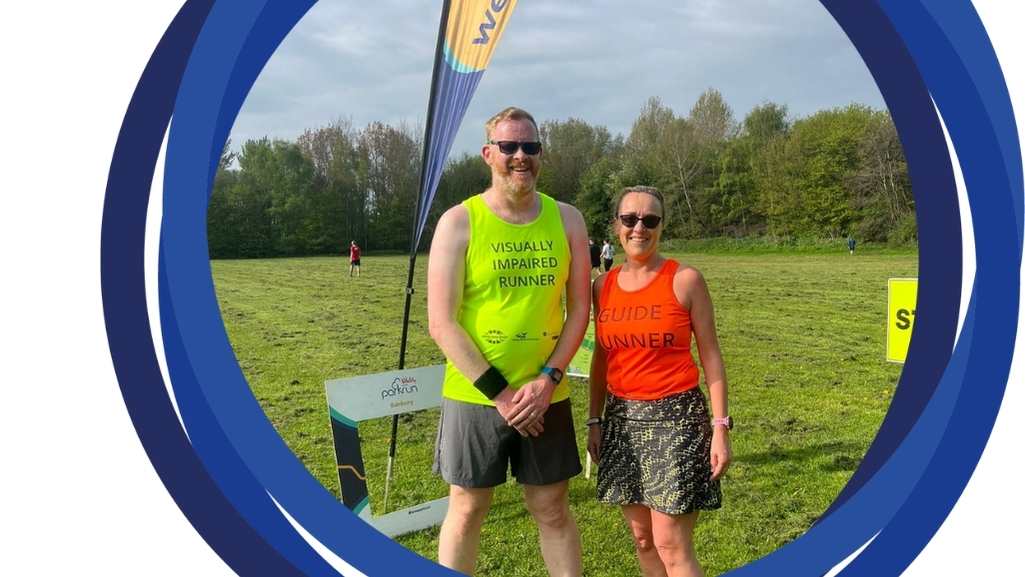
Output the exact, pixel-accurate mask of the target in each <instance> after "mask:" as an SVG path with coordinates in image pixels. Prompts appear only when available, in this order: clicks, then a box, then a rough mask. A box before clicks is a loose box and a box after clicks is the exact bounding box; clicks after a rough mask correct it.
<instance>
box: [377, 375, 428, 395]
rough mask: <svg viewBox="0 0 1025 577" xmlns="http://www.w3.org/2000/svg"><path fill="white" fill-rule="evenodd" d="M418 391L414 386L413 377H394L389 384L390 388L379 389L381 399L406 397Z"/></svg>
mask: <svg viewBox="0 0 1025 577" xmlns="http://www.w3.org/2000/svg"><path fill="white" fill-rule="evenodd" d="M419 391H420V388H419V387H417V385H416V378H415V377H395V380H394V381H392V382H391V386H390V387H388V388H387V389H381V399H387V398H388V397H397V396H399V395H408V394H410V393H416V392H419Z"/></svg>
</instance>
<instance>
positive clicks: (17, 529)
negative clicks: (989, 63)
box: [0, 0, 1025, 576]
mask: <svg viewBox="0 0 1025 577" xmlns="http://www.w3.org/2000/svg"><path fill="white" fill-rule="evenodd" d="M57 4H58V5H54V3H42V2H41V3H24V4H20V3H19V4H12V3H8V4H5V7H4V8H3V9H2V15H0V46H2V50H0V54H2V55H3V67H2V68H0V70H2V71H3V73H2V74H3V76H2V78H3V85H4V88H3V90H2V91H0V115H2V116H0V118H2V124H0V126H2V129H3V133H4V138H2V139H0V159H3V170H4V173H5V179H4V181H3V188H2V191H3V201H4V204H3V209H2V210H0V246H2V247H3V265H4V269H3V270H4V271H5V273H4V274H3V276H2V278H0V287H2V289H3V295H2V298H0V326H2V332H0V335H2V337H3V343H2V345H3V346H2V349H0V350H2V351H3V352H2V357H0V358H2V367H3V373H2V375H3V379H2V383H3V392H4V398H3V402H2V405H0V406H2V409H0V411H2V418H0V439H3V441H2V442H3V458H4V459H3V473H0V488H2V495H3V507H2V508H0V511H2V518H3V525H2V526H3V527H4V529H5V531H4V533H5V536H4V552H3V554H2V555H0V574H6V575H35V574H39V575H42V574H56V573H58V572H74V573H84V574H104V575H139V574H145V575H182V574H199V575H226V574H231V572H230V571H229V570H228V568H227V567H226V566H225V565H224V563H223V562H221V561H220V559H219V558H218V557H217V556H216V555H215V554H214V553H213V552H212V551H211V550H210V549H209V548H208V547H207V545H206V544H205V543H204V542H203V541H202V539H201V538H200V537H199V536H198V535H197V533H196V532H195V531H194V530H193V529H192V527H191V525H189V523H188V521H187V520H186V519H185V518H184V516H183V515H182V514H181V513H180V512H179V511H178V509H177V507H176V506H175V504H174V502H173V501H172V499H171V498H170V496H169V495H168V494H167V492H166V491H165V490H164V488H163V485H162V484H161V483H160V481H159V479H158V477H157V475H156V473H155V472H154V471H153V469H152V468H151V466H150V464H149V461H148V460H147V459H146V456H145V453H144V452H143V450H142V447H141V445H140V443H139V440H138V437H137V436H136V434H135V431H134V429H133V427H132V425H131V423H130V421H129V419H128V415H127V412H126V411H125V409H124V404H123V401H122V400H121V396H120V392H119V390H118V387H117V383H116V380H115V376H114V371H113V367H112V365H111V361H110V356H109V351H108V348H107V343H106V337H105V333H104V326H103V316H102V310H101V300H100V285H99V240H100V218H101V213H102V202H103V193H104V188H105V185H106V177H107V171H108V169H109V163H110V157H111V153H112V151H113V148H114V143H115V140H116V137H117V132H118V129H119V127H120V124H121V120H122V118H123V116H124V113H125V110H126V108H127V105H128V102H129V99H130V97H131V94H132V91H133V89H134V87H135V83H136V81H137V80H138V78H139V76H140V75H141V73H142V70H143V66H144V65H145V63H146V60H147V59H148V58H149V55H150V53H151V52H152V50H153V48H154V47H155V45H156V42H157V41H158V39H159V38H160V36H161V34H162V33H163V31H164V30H165V28H166V27H167V25H168V24H169V23H170V21H171V19H172V18H173V16H174V14H175V13H176V11H177V9H178V8H179V1H178V0H147V1H146V2H137V1H133V2H129V1H123V0H116V1H112V0H108V1H105V2H95V3H94V2H60V3H57ZM975 4H976V6H978V8H979V11H980V14H981V16H982V17H983V20H984V22H985V23H986V26H987V28H988V30H989V33H990V35H991V36H992V37H993V40H994V43H995V45H996V48H997V52H998V54H999V55H1000V56H1001V62H1002V65H1003V67H1004V70H1005V73H1006V74H1007V77H1008V83H1009V85H1010V89H1011V93H1012V96H1013V97H1014V98H1015V99H1016V100H1015V102H1016V105H1017V106H1018V107H1019V114H1021V112H1020V110H1021V109H1022V107H1023V105H1025V57H1023V56H1020V55H1018V54H1017V53H1015V48H1019V49H1020V47H1021V46H1022V41H1021V37H1020V33H1019V32H1020V31H1019V30H1018V27H1019V26H1020V23H1021V22H1023V21H1025V18H1023V17H1025V10H1023V9H1022V8H1021V7H1019V6H1020V3H1011V2H1006V1H1001V0H985V1H977V2H976V3H975ZM1012 55H1014V56H1013V57H1012ZM12 128H13V130H12ZM12 177H13V178H12ZM1023 296H1025V295H1023ZM1023 339H1025V330H1023V329H1022V328H1021V327H1020V328H1019V332H1018V343H1019V345H1018V349H1019V351H1020V350H1021V349H1022V348H1023V347H1022V345H1021V344H1020V343H1021V342H1022V340H1023ZM1020 357H1021V355H1019V357H1018V358H1016V359H1015V362H1014V365H1013V367H1012V375H1011V383H1014V384H1012V385H1010V386H1008V389H1007V396H1006V397H1005V401H1004V405H1003V408H1002V410H1001V413H1000V416H999V419H998V421H997V424H996V428H995V429H994V436H993V438H992V439H991V441H990V444H989V446H988V447H987V449H986V452H985V454H984V455H983V459H982V461H981V462H980V464H979V467H978V469H977V470H976V474H975V477H974V478H973V479H972V481H971V482H970V483H969V485H968V487H967V489H966V491H965V493H964V495H963V497H962V499H961V501H960V502H959V503H958V505H957V506H956V507H955V509H954V511H953V513H952V514H951V516H950V518H949V519H948V520H947V522H946V524H944V526H943V527H942V528H941V529H940V531H939V533H938V534H937V536H936V538H935V539H934V540H933V542H932V543H930V545H929V546H928V547H927V548H926V549H925V551H924V552H923V553H922V554H921V556H920V557H919V558H918V559H917V560H916V561H915V563H914V565H913V566H912V567H911V569H910V570H909V571H908V574H909V575H915V576H926V575H929V576H931V575H959V574H984V572H985V571H992V572H996V573H997V574H1003V573H1007V572H1009V570H1011V568H1014V567H1017V565H1018V564H1019V561H1018V557H1019V555H1018V551H1017V550H1016V548H1018V547H1020V536H1019V537H1016V538H1014V541H1012V535H1011V530H1012V528H1014V529H1018V527H1017V525H1019V523H1018V521H1019V520H1020V519H1022V518H1023V517H1025V507H1023V501H1025V500H1023V498H1022V497H1021V489H1020V480H1021V478H1022V472H1023V471H1022V467H1021V465H1020V462H1021V445H1020V440H1021V439H1022V438H1023V436H1022V433H1023V427H1022V426H1021V423H1020V419H1021V418H1022V416H1023V415H1025V398H1023V395H1022V391H1021V390H1020V389H1021V383H1022V382H1025V366H1023V362H1022V359H1021V358H1020ZM981 384H982V383H980V385H981ZM1016 419H1018V420H1016ZM1016 534H1018V532H1017V531H1016Z"/></svg>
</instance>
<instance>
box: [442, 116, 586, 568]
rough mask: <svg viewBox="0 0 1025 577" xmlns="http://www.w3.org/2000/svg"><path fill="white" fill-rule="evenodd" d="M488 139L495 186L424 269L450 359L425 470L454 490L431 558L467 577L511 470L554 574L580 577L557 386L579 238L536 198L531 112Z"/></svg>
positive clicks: (565, 422) (564, 211)
mask: <svg viewBox="0 0 1025 577" xmlns="http://www.w3.org/2000/svg"><path fill="white" fill-rule="evenodd" d="M485 135H486V138H487V141H486V144H485V145H484V146H483V147H482V149H481V156H483V157H484V161H485V162H486V163H487V165H488V166H489V167H490V168H491V186H490V187H489V188H488V189H487V190H485V191H484V192H483V193H481V194H479V195H476V196H473V197H471V198H469V199H467V200H465V201H463V202H462V203H461V204H458V205H456V206H454V207H452V208H450V209H449V210H448V211H446V212H445V213H444V214H443V215H442V216H441V218H440V219H439V220H438V226H437V228H436V229H435V232H434V240H433V242H432V244H431V254H430V260H429V264H428V267H427V315H428V318H429V324H430V332H431V336H432V337H433V338H434V340H435V342H437V344H438V347H439V348H441V350H442V352H444V353H445V357H446V358H447V359H448V363H447V365H446V367H445V381H444V386H443V389H442V396H443V397H444V398H443V399H442V410H441V418H440V420H439V423H438V439H437V446H436V449H435V461H434V470H435V472H437V473H440V474H441V476H442V478H443V479H445V481H446V482H447V483H448V484H449V486H450V489H449V506H448V514H447V515H446V517H445V521H444V523H443V524H442V526H441V534H440V536H439V538H438V562H439V563H441V564H442V565H444V566H446V567H450V568H452V569H455V570H457V571H461V572H463V573H466V574H472V573H473V571H474V566H475V565H476V562H477V551H478V545H479V542H480V532H481V526H482V525H483V523H484V519H485V517H486V516H487V514H488V510H489V509H490V507H491V497H492V494H493V492H494V487H495V486H497V485H501V484H503V483H505V480H506V470H507V469H509V468H510V466H511V469H512V474H513V475H514V476H515V477H516V480H517V481H518V482H519V483H520V484H521V485H522V487H523V497H524V500H525V502H526V506H527V510H528V511H529V512H530V514H531V516H532V517H533V518H534V521H535V522H536V523H537V525H538V529H539V532H540V538H541V555H542V557H543V558H544V562H545V565H546V566H547V568H548V572H549V574H550V575H553V576H573V577H575V576H579V575H580V572H581V568H580V566H581V564H580V534H579V532H578V531H577V525H576V522H575V521H574V519H573V516H572V515H571V513H570V510H569V499H568V493H569V479H570V478H571V477H573V476H575V475H577V474H579V473H580V471H581V466H580V458H579V456H578V453H577V443H576V437H575V435H574V433H573V417H572V413H571V411H570V401H569V385H568V383H567V382H564V381H563V379H562V377H563V371H564V370H565V369H566V366H567V365H568V364H569V362H570V359H571V358H572V357H573V354H574V353H575V352H576V350H577V347H578V346H580V341H581V340H582V339H583V336H584V331H585V329H586V327H587V322H588V314H589V310H590V302H589V300H588V294H587V287H588V284H589V282H590V275H589V273H588V262H589V257H588V251H587V230H586V228H585V226H584V219H583V217H582V216H581V215H580V212H579V211H578V210H577V209H575V208H573V207H572V206H569V205H567V204H564V203H561V202H557V201H555V200H554V199H552V198H551V197H549V196H547V195H545V194H541V193H539V192H537V190H536V189H535V188H534V187H535V184H536V182H537V175H538V173H539V171H540V169H541V143H540V142H538V131H537V123H536V122H535V121H534V119H533V117H531V115H530V114H528V113H527V112H526V111H524V110H521V109H518V108H507V109H505V110H503V111H502V112H499V113H498V114H497V115H495V116H494V117H492V118H491V119H490V120H489V121H488V122H487V124H486V125H485ZM564 289H565V292H566V314H565V316H564V315H563V307H562V293H563V290H564ZM564 318H565V320H563V319H564Z"/></svg>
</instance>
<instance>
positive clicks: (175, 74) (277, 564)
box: [100, 0, 301, 575]
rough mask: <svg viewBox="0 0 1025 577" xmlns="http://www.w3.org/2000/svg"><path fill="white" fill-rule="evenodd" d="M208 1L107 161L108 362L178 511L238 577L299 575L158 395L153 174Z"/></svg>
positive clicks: (187, 18)
mask: <svg viewBox="0 0 1025 577" xmlns="http://www.w3.org/2000/svg"><path fill="white" fill-rule="evenodd" d="M212 4H213V2H212V0H191V1H189V2H187V3H185V5H184V6H182V8H181V10H179V12H178V14H177V15H176V16H175V18H174V20H173V21H172V22H171V24H170V26H169V27H168V29H167V31H166V32H165V33H164V35H163V37H162V38H161V39H160V42H159V43H158V44H157V47H156V49H155V50H154V51H153V55H152V56H151V57H150V60H149V62H148V63H147V65H146V68H145V70H144V71H143V74H142V77H141V78H140V79H139V82H138V85H137V87H136V90H135V93H134V94H133V95H132V99H131V102H130V103H129V106H128V111H127V112H126V114H125V119H124V122H123V123H122V127H121V131H120V133H119V135H118V140H117V144H116V146H115V149H114V154H113V157H112V159H111V167H110V174H109V179H108V182H107V189H106V196H105V198H104V207H103V224H102V229H101V239H100V242H101V254H100V282H101V290H102V295H103V303H104V308H103V310H104V319H105V323H106V327H107V339H108V343H109V345H110V354H111V358H112V359H113V361H114V368H115V371H116V374H117V377H118V382H119V383H120V387H121V394H122V396H123V397H124V400H125V406H126V407H127V409H128V414H129V416H130V417H131V419H132V423H133V424H134V426H135V429H136V431H137V433H138V435H139V439H140V440H141V441H142V444H143V447H144V449H145V450H146V454H147V456H148V457H149V459H150V462H151V463H152V464H153V468H154V469H155V470H156V472H157V474H158V475H159V476H160V479H161V481H162V482H163V483H164V486H165V487H166V488H167V491H168V492H169V493H170V494H171V496H172V497H173V498H174V500H175V502H176V503H177V504H178V507H179V508H180V509H181V511H182V512H183V513H184V514H185V516H186V517H187V518H188V519H189V522H190V523H192V525H193V526H194V527H195V528H196V531H197V532H199V534H200V535H201V536H202V537H203V539H204V540H206V542H207V543H208V544H209V545H210V547H211V548H212V549H213V550H214V551H215V552H216V553H217V554H218V555H219V556H220V557H221V559H223V560H224V562H225V563H227V564H228V565H229V566H230V567H231V568H232V569H233V570H234V571H235V572H236V573H239V574H242V575H257V574H260V572H261V571H266V572H268V573H270V574H274V575H299V574H301V573H299V572H298V571H297V570H296V568H295V567H294V566H293V565H292V564H290V563H289V562H288V561H287V560H286V559H284V558H283V557H282V555H281V553H280V552H279V551H278V550H277V548H276V544H272V543H270V542H268V540H266V539H264V538H263V537H261V536H260V535H259V534H257V532H256V531H255V530H254V529H253V527H252V525H250V524H249V523H248V522H247V521H246V520H245V519H243V518H242V517H241V516H240V515H239V513H238V511H237V510H236V508H235V507H234V505H233V504H232V503H231V502H230V501H229V500H228V499H227V498H226V496H225V494H224V492H222V490H221V489H220V487H219V486H218V485H217V484H216V483H215V482H214V480H213V479H212V478H211V477H210V475H209V473H208V472H207V471H206V469H205V468H204V466H203V464H202V462H200V460H199V458H198V456H197V455H196V453H195V451H194V450H193V447H192V445H191V444H190V443H189V440H188V438H187V437H186V436H185V432H184V431H183V430H182V427H181V424H180V423H179V422H178V418H177V416H176V415H175V412H174V409H173V407H172V405H171V401H170V398H169V397H168V394H167V390H166V389H165V387H164V380H163V377H162V376H161V374H160V367H159V364H158V362H157V358H156V352H155V350H154V346H153V341H152V333H151V330H150V325H149V320H148V319H149V317H148V315H147V313H146V310H147V305H146V289H145V282H144V281H145V277H144V254H143V249H144V246H145V232H146V218H145V215H146V211H147V205H148V202H149V191H150V186H151V184H152V179H153V172H154V167H155V166H156V162H157V157H158V155H159V153H160V146H161V144H162V142H163V134H164V131H165V130H166V129H167V124H168V122H169V120H170V117H171V111H172V109H173V107H174V97H175V94H176V93H177V91H178V85H179V82H180V80H181V76H182V72H183V71H184V68H185V63H186V61H187V59H188V57H189V54H190V53H191V50H192V46H193V44H194V42H195V39H196V36H197V35H198V34H199V30H200V29H201V27H202V25H203V22H204V21H205V20H206V17H207V15H208V13H209V11H210V8H211V6H212Z"/></svg>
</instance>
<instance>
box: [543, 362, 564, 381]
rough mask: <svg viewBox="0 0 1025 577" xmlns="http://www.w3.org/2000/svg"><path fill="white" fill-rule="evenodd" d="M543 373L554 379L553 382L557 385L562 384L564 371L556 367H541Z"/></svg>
mask: <svg viewBox="0 0 1025 577" xmlns="http://www.w3.org/2000/svg"><path fill="white" fill-rule="evenodd" d="M541 372H542V373H544V374H546V375H548V376H549V377H551V378H552V382H553V383H555V384H556V385H557V384H559V383H561V382H562V377H563V372H562V369H559V368H556V367H549V366H548V365H545V366H543V367H541Z"/></svg>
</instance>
